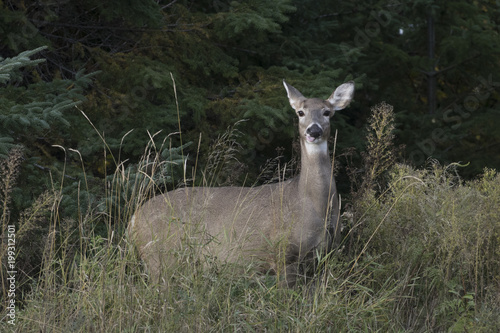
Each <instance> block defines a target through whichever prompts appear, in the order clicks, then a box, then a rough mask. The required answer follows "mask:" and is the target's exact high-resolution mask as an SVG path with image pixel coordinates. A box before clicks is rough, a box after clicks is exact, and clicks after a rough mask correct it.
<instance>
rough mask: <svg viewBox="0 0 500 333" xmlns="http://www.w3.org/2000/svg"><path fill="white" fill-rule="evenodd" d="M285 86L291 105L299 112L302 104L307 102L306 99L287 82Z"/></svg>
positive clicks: (284, 83)
mask: <svg viewBox="0 0 500 333" xmlns="http://www.w3.org/2000/svg"><path fill="white" fill-rule="evenodd" d="M283 85H284V86H285V89H286V94H287V95H288V100H289V101H290V105H291V106H292V108H293V109H294V110H295V111H297V110H298V109H300V108H301V107H302V102H303V101H304V100H305V97H304V96H303V95H302V94H301V93H300V91H298V90H297V89H295V88H294V87H292V86H291V85H289V84H288V83H286V82H285V80H283Z"/></svg>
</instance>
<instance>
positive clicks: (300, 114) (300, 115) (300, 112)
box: [297, 111, 305, 117]
mask: <svg viewBox="0 0 500 333" xmlns="http://www.w3.org/2000/svg"><path fill="white" fill-rule="evenodd" d="M297 114H298V115H299V117H304V116H305V113H304V111H297Z"/></svg>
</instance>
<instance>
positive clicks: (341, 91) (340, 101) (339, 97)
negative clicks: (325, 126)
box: [328, 81, 354, 111]
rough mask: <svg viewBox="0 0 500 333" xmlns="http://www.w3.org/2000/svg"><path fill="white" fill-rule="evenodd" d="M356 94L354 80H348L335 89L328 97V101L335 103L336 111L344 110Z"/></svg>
mask: <svg viewBox="0 0 500 333" xmlns="http://www.w3.org/2000/svg"><path fill="white" fill-rule="evenodd" d="M353 95H354V81H349V82H346V83H344V84H342V85H340V86H338V87H337V89H335V91H334V92H333V94H332V95H331V96H330V97H329V98H328V102H330V103H331V104H332V105H333V109H334V110H335V111H338V110H342V109H344V108H345V107H347V106H348V105H349V103H351V100H352V96H353Z"/></svg>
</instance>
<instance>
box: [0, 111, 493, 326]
mask: <svg viewBox="0 0 500 333" xmlns="http://www.w3.org/2000/svg"><path fill="white" fill-rule="evenodd" d="M380 110H383V112H375V111H374V113H373V117H375V118H374V119H372V120H371V121H370V126H371V129H369V131H368V132H369V133H372V136H369V137H368V141H369V148H368V151H367V152H366V153H365V155H364V156H365V165H364V166H363V167H362V170H364V172H365V173H364V176H363V177H364V178H363V179H361V181H359V182H358V183H359V184H361V186H362V187H358V188H356V187H354V189H355V190H354V191H353V193H352V194H351V197H352V199H351V202H350V205H349V207H350V208H349V210H348V211H346V212H345V214H344V216H343V224H344V231H343V236H344V237H343V241H342V244H341V246H340V248H338V249H335V250H333V251H332V253H330V254H329V255H328V256H326V257H324V258H323V259H322V261H321V265H319V266H320V267H321V268H322V271H321V272H318V273H317V276H316V278H315V279H314V282H313V283H309V284H304V283H299V284H298V285H297V286H296V287H294V288H292V289H288V288H282V287H279V285H278V284H277V281H276V278H275V277H274V276H267V275H258V274H256V273H255V270H253V269H252V267H250V266H249V267H238V269H236V267H235V266H234V265H229V264H224V263H221V262H216V261H212V262H209V263H208V265H205V266H207V267H208V268H202V266H203V265H200V264H199V262H197V261H196V260H193V258H192V257H191V256H189V255H188V254H186V255H180V256H179V258H178V264H177V265H175V266H174V267H172V270H173V271H172V274H171V275H172V276H173V277H172V278H171V279H169V281H167V282H168V283H161V284H154V283H153V282H152V281H151V280H150V278H149V276H148V273H147V271H146V270H145V269H144V267H143V265H142V263H141V261H140V259H138V256H137V253H136V251H135V248H134V245H133V244H131V243H130V242H129V239H128V236H127V233H126V227H127V225H128V222H129V220H130V217H131V215H132V214H133V212H134V211H135V210H136V209H137V207H138V206H139V205H140V204H141V203H142V202H143V200H144V199H145V198H147V197H148V196H151V195H152V194H154V193H158V192H159V191H165V190H166V186H165V183H168V182H169V181H171V177H173V174H172V173H171V170H172V168H181V169H182V167H183V166H184V165H185V164H184V163H183V161H184V160H183V156H182V153H179V151H175V150H172V149H170V147H169V144H168V142H169V140H168V137H167V140H165V141H164V146H162V147H156V146H155V145H154V144H150V145H149V146H148V147H147V148H146V153H145V154H144V159H143V160H142V161H141V162H140V163H139V164H138V166H137V167H135V168H126V167H125V162H122V161H119V160H118V161H116V164H117V168H116V171H115V172H114V173H113V174H112V175H110V176H109V177H108V179H107V180H106V184H104V185H103V186H104V188H105V193H106V194H105V198H104V200H102V201H101V204H100V205H99V206H96V207H92V209H90V210H88V209H81V211H82V212H85V213H82V214H80V215H79V217H78V218H77V219H68V218H61V214H60V210H59V203H60V202H61V196H62V193H61V191H62V190H61V189H60V188H56V187H54V188H52V189H51V190H49V191H47V192H46V193H44V194H43V195H42V196H40V197H39V198H38V200H36V201H35V203H34V204H33V206H32V207H31V208H30V209H29V210H27V211H26V212H25V213H23V214H22V217H21V218H20V220H19V221H10V218H9V214H8V209H9V200H10V199H9V195H10V192H9V191H10V190H11V188H12V184H13V182H15V181H16V168H18V167H19V161H20V158H19V156H20V154H21V153H20V152H19V151H15V150H14V151H11V155H10V157H9V158H8V159H6V160H3V161H2V162H1V163H2V164H1V168H0V172H1V173H2V174H1V175H0V177H1V181H0V186H1V188H0V190H1V191H0V192H1V194H2V196H1V198H0V199H1V207H2V208H1V209H2V220H1V221H2V235H5V230H6V226H7V225H8V224H14V225H16V230H17V238H18V241H19V243H18V256H17V265H18V266H17V267H18V270H19V271H22V272H23V275H22V276H23V278H22V279H21V280H20V281H19V283H20V285H19V286H18V294H17V295H16V301H17V313H16V315H17V317H16V323H15V325H14V326H12V325H10V324H9V323H7V321H6V320H5V316H4V314H5V313H6V311H5V309H4V308H2V315H1V318H2V320H1V321H0V331H2V332H8V331H14V332H224V331H231V332H233V331H245V332H254V331H255V332H264V331H273V332H274V331H276V332H290V331H292V332H361V331H363V332H442V331H450V332H465V331H469V332H496V331H497V330H498V327H500V319H499V318H500V317H499V316H498V314H499V313H500V296H499V295H500V262H499V261H500V209H499V207H500V175H499V174H498V173H497V172H496V171H494V170H485V171H484V174H483V175H482V176H481V177H479V178H478V179H477V180H475V181H470V182H464V181H462V180H461V179H460V177H459V176H458V173H457V171H458V170H459V168H460V166H459V165H457V164H452V165H447V166H441V165H439V164H438V163H437V162H434V161H430V162H429V164H428V166H427V167H426V168H424V169H418V170H417V169H414V168H412V167H410V166H408V165H405V164H394V162H393V161H394V153H393V152H391V151H387V149H390V150H391V149H394V148H393V147H392V145H391V143H390V139H391V138H390V136H391V135H392V129H391V126H392V114H391V113H392V108H390V107H387V106H381V107H379V111H380ZM377 117H379V118H377ZM380 117H382V118H383V119H382V118H380ZM380 126H386V127H384V128H381V127H380ZM387 126H389V127H387ZM388 128H389V129H391V130H387V129H388ZM372 130H373V132H370V131H372ZM228 131H229V132H228V134H227V135H226V136H221V137H220V139H219V140H218V141H217V145H216V147H217V148H216V149H217V151H214V153H213V155H212V158H211V159H210V160H211V161H212V164H213V165H214V166H213V169H215V170H217V172H222V173H223V172H231V170H232V168H229V167H227V165H226V164H225V163H235V161H237V159H236V157H235V156H236V150H237V149H238V148H239V147H238V145H237V141H235V140H236V139H235V138H237V136H235V135H236V134H235V133H237V132H236V131H235V130H234V129H229V130H228ZM231 131H232V132H231ZM373 133H379V134H380V135H379V136H378V137H377V135H373ZM369 135H370V134H369ZM151 137H154V135H152V136H151ZM151 142H153V140H152V141H151ZM384 147H385V148H384ZM226 150H227V152H228V155H225V152H226ZM168 151H170V152H172V153H171V154H170V155H169V154H168V153H165V152H168ZM172 156H173V157H175V158H173V157H172ZM179 156H180V158H179ZM388 162H391V163H388ZM183 174H184V182H188V179H187V177H186V175H187V174H188V171H187V170H186V169H185V168H184V170H183ZM358 174H360V173H358ZM202 176H203V177H202V178H203V181H206V182H208V183H226V182H227V181H228V179H230V175H224V174H211V173H210V172H209V171H208V170H207V171H204V172H203V173H202ZM165 177H166V178H165ZM193 183H196V180H193ZM85 186H86V185H85V184H82V187H85ZM103 224H104V225H105V228H104V230H105V232H102V230H101V228H100V227H98V226H101V225H103ZM5 247H6V244H5V237H2V244H1V248H0V251H1V252H0V254H1V256H2V265H5ZM207 260H210V259H207ZM33 272H36V274H33ZM2 292H3V294H4V295H5V294H6V283H5V274H4V269H3V268H2ZM4 299H5V298H2V300H4ZM4 304H5V303H3V304H2V306H3V305H4Z"/></svg>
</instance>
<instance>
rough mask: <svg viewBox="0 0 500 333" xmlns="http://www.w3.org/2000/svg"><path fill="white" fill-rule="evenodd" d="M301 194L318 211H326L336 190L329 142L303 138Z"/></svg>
mask: <svg viewBox="0 0 500 333" xmlns="http://www.w3.org/2000/svg"><path fill="white" fill-rule="evenodd" d="M299 177H300V179H299V195H300V196H301V198H307V199H309V200H310V203H311V204H312V205H313V207H314V208H315V210H316V212H318V213H321V214H323V213H325V212H326V209H327V206H328V202H329V200H330V197H331V196H332V195H333V194H334V192H335V181H334V180H333V175H332V166H331V163H330V155H329V153H328V144H327V142H326V140H325V141H323V142H321V143H318V144H311V143H307V142H305V141H304V140H301V170H300V176H299Z"/></svg>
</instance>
